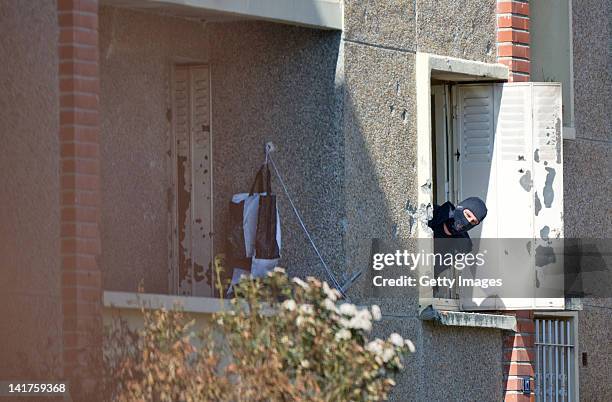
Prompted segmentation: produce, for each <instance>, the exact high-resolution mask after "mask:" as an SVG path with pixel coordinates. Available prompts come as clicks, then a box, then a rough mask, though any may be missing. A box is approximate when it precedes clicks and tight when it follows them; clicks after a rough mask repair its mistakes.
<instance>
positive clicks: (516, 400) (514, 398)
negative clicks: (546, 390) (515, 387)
mask: <svg viewBox="0 0 612 402" xmlns="http://www.w3.org/2000/svg"><path fill="white" fill-rule="evenodd" d="M534 401H535V395H534V394H530V395H523V394H522V393H521V394H518V393H508V394H506V395H505V397H504V402H534Z"/></svg>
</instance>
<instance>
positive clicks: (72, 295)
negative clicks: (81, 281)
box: [62, 286, 102, 304]
mask: <svg viewBox="0 0 612 402" xmlns="http://www.w3.org/2000/svg"><path fill="white" fill-rule="evenodd" d="M62 300H63V301H64V302H79V301H83V302H86V303H94V304H95V303H99V304H101V303H102V290H101V289H96V288H91V287H80V286H64V287H63V288H62Z"/></svg>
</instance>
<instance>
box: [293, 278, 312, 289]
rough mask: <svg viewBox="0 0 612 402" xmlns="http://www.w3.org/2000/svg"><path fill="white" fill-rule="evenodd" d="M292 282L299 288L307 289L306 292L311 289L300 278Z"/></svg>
mask: <svg viewBox="0 0 612 402" xmlns="http://www.w3.org/2000/svg"><path fill="white" fill-rule="evenodd" d="M292 281H293V282H294V283H296V284H297V285H298V286H300V287H302V288H303V289H306V290H308V289H310V285H308V284H307V283H306V282H304V281H303V280H301V279H300V278H298V277H295V278H293V279H292Z"/></svg>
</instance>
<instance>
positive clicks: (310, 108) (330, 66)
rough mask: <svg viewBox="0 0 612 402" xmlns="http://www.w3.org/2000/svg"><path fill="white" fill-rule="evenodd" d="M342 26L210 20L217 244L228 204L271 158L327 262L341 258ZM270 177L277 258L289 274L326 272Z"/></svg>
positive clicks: (222, 240)
mask: <svg viewBox="0 0 612 402" xmlns="http://www.w3.org/2000/svg"><path fill="white" fill-rule="evenodd" d="M339 43H340V33H338V32H333V31H318V30H312V29H306V28H299V27H291V26H285V25H279V24H272V23H260V22H246V23H244V22H243V23H223V24H213V25H212V26H211V62H212V94H213V105H212V110H213V181H214V205H215V208H214V212H215V222H216V228H215V233H216V237H215V246H216V247H215V248H216V251H217V252H220V251H221V250H222V247H223V245H224V243H225V238H224V236H225V233H226V230H225V227H226V223H227V209H228V203H229V200H230V199H231V196H232V194H233V193H238V192H245V191H246V192H248V191H249V189H250V187H251V183H252V181H253V179H254V177H255V173H256V172H257V170H258V169H259V167H260V166H261V164H262V163H263V161H264V144H265V142H266V141H272V142H274V144H275V145H276V147H277V150H278V151H277V153H275V154H274V155H273V157H274V160H275V161H276V163H277V165H278V168H279V170H280V173H281V175H283V179H284V181H285V183H286V185H287V187H288V190H289V191H290V193H291V196H292V197H293V198H294V200H295V203H296V206H297V208H298V209H299V210H300V211H301V213H302V215H303V219H304V222H305V224H306V226H307V227H308V229H309V230H310V232H311V234H312V235H313V237H314V239H315V241H316V242H317V244H318V245H319V247H320V249H321V252H322V254H323V256H324V258H325V259H326V260H327V262H328V263H329V264H330V266H331V267H333V268H336V269H337V268H338V267H340V266H341V265H342V263H343V249H342V233H343V220H342V218H343V190H344V189H343V175H344V173H343V171H344V165H343V164H344V139H343V138H342V136H341V134H340V127H339V122H340V121H341V112H342V110H341V104H340V102H341V98H340V94H339V88H338V87H337V86H338V82H337V81H336V79H337V77H336V64H337V61H338V57H339V56H338V49H339ZM272 175H273V177H274V178H273V183H272V186H273V191H274V192H276V193H277V195H278V197H279V206H280V214H281V220H282V227H283V232H282V236H283V239H282V242H283V244H282V259H281V263H280V265H282V266H286V267H288V269H289V273H290V274H291V275H298V276H302V277H303V276H305V275H307V274H309V275H316V276H318V277H321V278H323V277H325V274H324V272H323V270H322V268H321V265H320V263H319V262H318V259H317V257H316V254H315V252H314V251H313V250H312V248H311V247H310V245H309V243H308V242H307V240H306V237H305V235H304V233H303V231H302V229H301V227H300V226H299V223H298V221H297V219H296V217H295V215H294V214H293V211H292V210H291V209H290V205H289V202H288V200H287V198H286V197H285V196H284V194H283V192H282V188H281V186H280V183H279V182H278V180H277V179H276V177H275V175H274V173H272Z"/></svg>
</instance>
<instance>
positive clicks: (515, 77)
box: [508, 74, 529, 82]
mask: <svg viewBox="0 0 612 402" xmlns="http://www.w3.org/2000/svg"><path fill="white" fill-rule="evenodd" d="M528 81H529V76H528V75H522V74H510V75H509V77H508V82H528Z"/></svg>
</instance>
